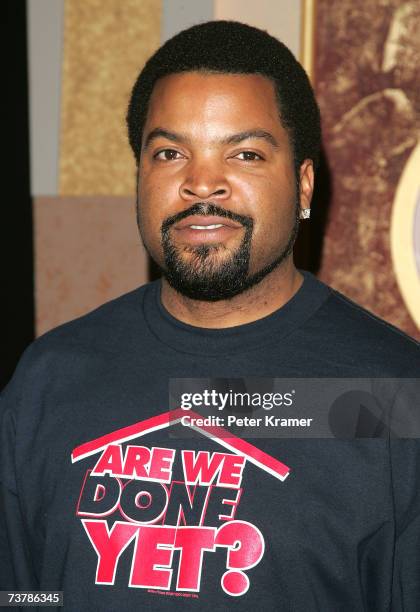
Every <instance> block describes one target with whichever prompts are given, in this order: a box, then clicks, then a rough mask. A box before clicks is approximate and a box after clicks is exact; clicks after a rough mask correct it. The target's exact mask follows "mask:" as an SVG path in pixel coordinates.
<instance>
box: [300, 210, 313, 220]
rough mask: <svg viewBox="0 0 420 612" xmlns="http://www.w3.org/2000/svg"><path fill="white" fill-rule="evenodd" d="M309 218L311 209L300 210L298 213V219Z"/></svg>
mask: <svg viewBox="0 0 420 612" xmlns="http://www.w3.org/2000/svg"><path fill="white" fill-rule="evenodd" d="M310 216H311V209H310V208H302V210H301V211H300V218H301V219H309V217H310Z"/></svg>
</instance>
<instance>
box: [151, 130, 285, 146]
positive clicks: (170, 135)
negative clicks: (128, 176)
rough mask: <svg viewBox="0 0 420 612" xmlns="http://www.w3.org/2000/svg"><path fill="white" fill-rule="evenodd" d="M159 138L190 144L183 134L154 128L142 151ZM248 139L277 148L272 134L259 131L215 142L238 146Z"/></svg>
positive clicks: (240, 133)
mask: <svg viewBox="0 0 420 612" xmlns="http://www.w3.org/2000/svg"><path fill="white" fill-rule="evenodd" d="M160 137H161V138H166V139H167V140H170V141H172V142H177V143H186V144H190V142H191V139H190V138H188V136H185V135H184V134H178V133H176V132H171V131H169V130H166V129H164V128H155V129H153V130H152V131H151V132H150V133H149V134H148V135H147V137H146V140H145V142H144V145H143V150H145V149H147V147H149V146H150V144H151V142H153V140H156V138H160ZM249 139H263V140H266V141H267V142H268V143H269V144H270V145H271V146H272V147H274V148H278V147H279V144H278V142H277V140H276V139H275V138H274V136H273V135H272V134H270V132H267V131H266V130H260V129H254V130H246V131H244V132H238V133H237V134H231V135H230V136H226V137H225V138H222V139H220V140H217V141H216V142H217V144H221V145H229V144H239V143H241V142H243V141H244V140H249Z"/></svg>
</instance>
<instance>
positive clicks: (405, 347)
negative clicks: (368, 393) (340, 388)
mask: <svg viewBox="0 0 420 612" xmlns="http://www.w3.org/2000/svg"><path fill="white" fill-rule="evenodd" d="M317 322H318V325H319V326H320V328H321V329H322V335H323V337H324V339H325V340H326V341H327V342H330V343H331V344H332V345H334V347H335V349H336V350H337V349H338V351H339V352H341V353H342V354H343V355H349V356H352V357H353V358H354V359H355V360H357V361H358V362H359V363H360V366H361V367H362V368H363V367H365V368H366V369H367V371H369V372H370V373H371V374H374V375H377V376H379V375H382V376H390V377H392V376H409V375H410V374H409V373H410V372H416V371H417V372H418V373H420V345H419V343H418V342H417V341H416V340H415V339H414V338H411V337H410V336H407V335H406V334H405V333H404V332H402V331H401V330H399V329H397V328H396V327H394V326H393V325H391V324H390V323H387V322H386V321H384V320H383V319H381V318H379V317H377V316H376V315H374V314H373V313H372V312H370V311H368V310H366V309H365V308H362V307H361V306H359V305H358V304H356V303H355V302H353V301H352V300H350V299H349V298H347V297H346V296H344V295H343V294H341V293H340V292H338V291H336V290H334V289H331V288H330V295H329V297H328V299H327V300H326V301H325V302H324V304H323V306H322V307H321V309H320V310H319V311H318V317H317Z"/></svg>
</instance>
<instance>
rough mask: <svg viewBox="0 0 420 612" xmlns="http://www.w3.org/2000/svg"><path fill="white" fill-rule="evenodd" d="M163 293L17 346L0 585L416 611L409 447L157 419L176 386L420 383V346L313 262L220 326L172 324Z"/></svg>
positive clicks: (412, 443)
mask: <svg viewBox="0 0 420 612" xmlns="http://www.w3.org/2000/svg"><path fill="white" fill-rule="evenodd" d="M160 288H161V284H160V281H155V282H153V283H149V284H147V285H145V286H143V287H140V288H139V289H136V290H135V291H133V292H131V293H129V294H126V295H124V296H122V297H120V298H118V299H116V300H113V301H111V302H109V303H107V304H105V305H103V306H101V307H100V308H98V309H97V310H95V311H93V312H92V313H89V314H88V315H86V316H84V317H81V318H80V319H77V320H75V321H72V322H70V323H68V324H65V325H63V326H60V327H59V328H57V329H55V330H53V331H51V332H49V333H47V334H45V335H44V336H42V337H41V338H39V339H38V340H36V341H35V342H34V343H33V344H32V345H31V346H30V347H29V348H28V349H27V350H26V352H25V354H24V355H23V357H22V359H21V362H20V364H19V366H18V368H17V371H16V373H15V376H14V378H13V379H12V381H11V382H10V384H9V385H8V387H7V388H6V390H5V391H4V393H3V395H2V397H1V403H0V406H1V413H2V437H1V508H0V521H1V529H0V545H1V552H0V563H1V565H0V589H9V590H10V589H13V588H15V589H33V590H62V591H64V609H65V610H69V611H74V612H81V611H84V610H87V611H91V610H95V611H102V610H103V611H107V612H108V611H114V610H115V611H117V610H118V611H121V610H130V611H131V610H134V609H139V610H153V611H158V610H159V611H160V610H174V609H181V610H197V611H199V612H204V611H210V610H211V611H212V612H213V611H214V610H215V609H220V610H242V611H243V610H254V609H257V608H258V609H259V610H263V611H267V612H269V611H270V612H271V611H278V610H282V611H288V610H290V611H292V610H293V611H294V612H308V611H312V610H314V611H315V610H319V611H322V612H338V611H340V612H346V611H348V612H355V611H359V610H360V611H362V610H365V611H367V610H369V611H378V612H379V611H380V612H384V611H387V610H392V612H399V611H404V612H415V611H416V610H418V609H419V602H420V585H419V581H420V542H419V540H420V517H419V513H420V492H419V490H420V487H419V473H420V450H419V441H418V440H417V439H415V438H411V439H410V438H406V439H397V438H393V437H392V436H391V435H383V432H382V434H381V435H378V436H375V435H372V436H371V437H353V438H347V439H340V438H339V437H338V438H335V437H334V436H333V435H332V436H330V437H324V438H321V437H311V436H308V437H282V438H279V437H271V438H270V437H262V438H258V439H249V440H241V439H237V438H235V440H236V441H229V439H227V440H226V439H224V438H223V437H218V436H217V435H216V436H214V435H213V436H210V435H205V434H206V431H205V430H204V429H201V430H200V429H199V430H198V431H197V432H196V435H194V436H192V437H189V438H182V437H173V436H171V435H170V432H171V427H172V421H171V418H172V417H171V416H170V413H169V412H168V397H169V381H170V380H171V379H211V380H225V381H226V380H227V381H229V380H232V381H234V380H237V379H246V378H249V377H251V378H254V379H258V378H263V379H267V378H273V379H274V378H275V379H280V378H281V379H299V378H307V379H333V378H349V379H352V378H363V379H411V378H418V377H419V373H420V352H419V346H418V344H417V343H416V342H415V341H413V340H411V339H409V338H408V337H407V336H405V335H404V334H402V333H401V332H399V331H397V330H396V329H395V328H393V327H392V326H390V325H388V324H387V323H385V322H383V321H381V320H379V319H378V318H376V317H374V316H373V315H372V314H370V313H368V312H367V311H365V310H363V309H362V308H360V307H359V306H357V305H355V304H354V303H352V302H350V301H349V300H347V299H346V298H345V297H344V296H342V295H341V294H339V293H337V292H335V291H333V290H332V289H331V288H329V287H327V286H326V285H324V284H323V283H321V282H320V281H318V280H317V279H315V277H313V276H312V275H310V274H308V273H304V283H303V285H302V287H301V288H300V289H299V290H298V292H297V293H296V294H295V295H294V296H293V298H292V299H291V300H290V301H289V302H288V303H286V304H285V305H284V306H283V307H282V308H280V309H279V310H277V311H276V312H274V313H272V314H271V315H269V316H266V317H264V318H262V319H259V320H257V321H254V322H252V323H248V324H245V325H239V326H236V327H230V328H225V329H206V328H198V327H194V326H191V325H188V324H185V323H183V322H181V321H179V320H177V319H175V318H174V317H172V316H171V315H170V314H169V313H168V312H167V311H166V309H165V308H164V307H163V305H162V303H161V300H160ZM418 409H419V408H418V407H415V410H418ZM168 415H169V416H168ZM207 433H208V432H207ZM202 434H203V435H202ZM232 440H233V438H232Z"/></svg>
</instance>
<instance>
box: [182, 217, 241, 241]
mask: <svg viewBox="0 0 420 612" xmlns="http://www.w3.org/2000/svg"><path fill="white" fill-rule="evenodd" d="M242 228H243V225H242V224H241V223H238V222H237V221H233V220H232V219H229V218H227V217H220V216H215V215H211V216H209V215H206V216H204V215H190V216H189V217H186V218H185V219H182V221H180V222H179V223H176V224H175V225H174V226H173V229H174V230H175V232H176V236H177V237H179V238H180V239H181V240H182V241H185V242H188V243H190V244H198V243H203V242H223V241H224V240H226V239H228V238H229V237H230V236H233V235H234V234H235V232H238V230H240V229H242Z"/></svg>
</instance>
